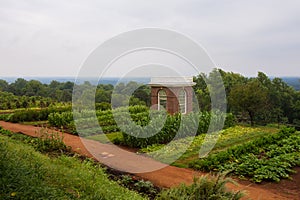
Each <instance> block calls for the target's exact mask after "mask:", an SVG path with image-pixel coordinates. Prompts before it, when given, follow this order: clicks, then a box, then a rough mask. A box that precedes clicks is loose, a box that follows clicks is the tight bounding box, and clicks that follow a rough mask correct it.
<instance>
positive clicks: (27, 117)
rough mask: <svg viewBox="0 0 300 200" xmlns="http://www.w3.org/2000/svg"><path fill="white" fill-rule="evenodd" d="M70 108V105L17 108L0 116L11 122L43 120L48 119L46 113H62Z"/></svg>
mask: <svg viewBox="0 0 300 200" xmlns="http://www.w3.org/2000/svg"><path fill="white" fill-rule="evenodd" d="M70 110H71V106H63V107H49V108H42V109H27V110H18V111H16V112H14V113H11V114H6V115H4V117H3V118H1V120H5V121H8V122H13V123H17V122H31V121H44V120H47V119H48V115H49V114H51V113H62V112H66V111H70Z"/></svg>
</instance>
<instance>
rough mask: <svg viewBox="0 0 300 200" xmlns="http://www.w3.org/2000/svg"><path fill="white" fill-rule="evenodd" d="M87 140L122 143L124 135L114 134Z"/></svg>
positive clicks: (96, 136) (99, 135)
mask: <svg viewBox="0 0 300 200" xmlns="http://www.w3.org/2000/svg"><path fill="white" fill-rule="evenodd" d="M86 139H91V140H96V141H98V142H101V143H110V142H112V143H120V142H121V141H123V135H122V133H121V132H114V133H107V134H98V135H92V136H87V137H86Z"/></svg>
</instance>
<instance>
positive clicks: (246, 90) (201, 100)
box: [0, 69, 300, 126]
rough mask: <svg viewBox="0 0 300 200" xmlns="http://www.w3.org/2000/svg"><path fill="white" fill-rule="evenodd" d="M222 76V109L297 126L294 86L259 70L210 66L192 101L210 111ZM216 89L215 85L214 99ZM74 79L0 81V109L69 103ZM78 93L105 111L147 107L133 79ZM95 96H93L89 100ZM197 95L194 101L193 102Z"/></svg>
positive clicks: (145, 91)
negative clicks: (246, 73) (248, 72)
mask: <svg viewBox="0 0 300 200" xmlns="http://www.w3.org/2000/svg"><path fill="white" fill-rule="evenodd" d="M218 75H221V77H222V81H223V84H224V87H225V93H226V101H227V112H231V113H233V114H234V115H235V116H236V118H237V119H238V120H239V121H241V122H248V121H249V122H250V123H251V124H252V125H254V124H255V123H257V124H267V123H284V124H287V123H288V124H296V125H298V126H300V91H297V90H295V89H294V88H293V87H291V86H289V85H288V84H287V83H286V82H284V81H283V80H282V79H280V78H272V79H271V78H269V77H268V76H267V75H266V74H264V73H262V72H258V75H257V76H256V77H250V78H249V77H245V76H243V75H241V74H237V73H233V72H225V71H223V70H221V69H214V70H213V71H212V72H210V73H209V74H203V73H202V74H199V75H198V76H195V77H194V82H195V83H196V85H195V86H194V92H195V103H196V102H197V103H198V105H199V108H200V110H201V111H210V110H211V94H210V92H211V91H210V90H209V88H210V83H212V82H214V81H215V80H217V77H218ZM221 88H222V87H220V91H218V88H216V89H215V90H214V93H215V96H216V99H214V101H219V100H220V99H218V98H217V97H218V92H221ZM73 89H74V83H73V82H70V81H68V82H58V81H55V80H53V81H52V82H51V83H50V84H43V83H41V82H40V81H37V80H30V81H27V80H25V79H22V78H19V79H17V80H16V81H15V82H13V83H10V84H9V83H7V82H6V81H5V80H0V92H1V94H0V95H1V100H0V109H13V108H19V107H21V108H27V107H34V106H37V107H47V106H49V105H50V104H51V103H53V102H71V101H72V94H73ZM76 89H77V91H79V92H80V93H82V94H81V96H83V97H84V96H87V97H91V96H92V94H94V95H95V102H96V108H97V109H99V110H106V109H110V108H111V103H113V106H115V107H120V106H126V105H128V102H129V105H146V106H150V100H151V96H150V88H149V86H147V85H143V84H139V83H136V82H133V81H132V82H128V83H127V84H125V83H119V84H117V85H116V86H113V85H111V84H99V85H97V86H93V85H91V84H90V83H89V82H88V81H86V82H84V83H83V84H81V85H79V86H78V87H76ZM91 100H92V101H94V100H93V99H91ZM196 100H197V101H196Z"/></svg>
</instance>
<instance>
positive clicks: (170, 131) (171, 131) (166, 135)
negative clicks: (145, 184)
mask: <svg viewBox="0 0 300 200" xmlns="http://www.w3.org/2000/svg"><path fill="white" fill-rule="evenodd" d="M222 118H223V117H222V115H221V114H220V113H213V114H212V113H211V112H199V113H190V114H187V115H181V114H175V115H167V118H166V121H165V124H164V125H163V128H162V129H161V130H158V131H159V132H158V133H157V134H155V135H153V136H151V137H147V138H143V137H140V136H141V134H145V131H146V132H147V131H148V132H149V133H146V134H147V135H150V134H152V132H153V131H155V130H156V127H160V125H159V123H160V122H161V121H164V117H163V115H161V114H158V115H156V116H155V119H156V120H155V121H154V122H155V123H157V124H151V127H150V128H149V129H143V128H142V127H140V126H138V127H137V126H136V125H135V124H132V125H126V126H125V131H124V132H123V138H124V143H125V144H126V145H128V146H130V147H147V146H148V145H153V144H165V143H169V142H170V141H172V140H173V139H174V138H175V137H176V139H180V138H185V137H189V136H195V135H200V134H202V133H207V132H208V131H209V125H210V122H211V119H213V120H214V122H220V121H221V120H222ZM182 121H184V123H182V124H181V122H182ZM197 122H198V124H196V123H197ZM234 124H235V120H234V118H233V116H232V115H231V114H227V117H226V120H225V125H224V128H228V127H231V126H233V125H234ZM180 126H182V127H181V129H180V131H179V128H180ZM197 126H198V127H197ZM196 127H197V129H196Z"/></svg>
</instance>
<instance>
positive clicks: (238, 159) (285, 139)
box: [190, 128, 300, 182]
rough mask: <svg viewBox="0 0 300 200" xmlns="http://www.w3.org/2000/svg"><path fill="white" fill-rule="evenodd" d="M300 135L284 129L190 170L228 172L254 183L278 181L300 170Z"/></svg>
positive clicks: (202, 161) (198, 162)
mask: <svg viewBox="0 0 300 200" xmlns="http://www.w3.org/2000/svg"><path fill="white" fill-rule="evenodd" d="M299 151H300V133H299V132H295V129H293V128H283V129H282V130H281V131H280V132H279V133H276V134H272V135H268V136H263V137H260V138H258V139H256V140H254V141H251V142H246V143H244V144H241V145H237V146H233V147H230V148H228V149H227V150H225V151H220V152H218V153H214V154H210V155H209V156H208V157H206V158H203V159H198V160H195V161H192V162H191V163H190V166H191V167H192V168H195V169H199V170H205V171H212V170H213V171H214V170H217V171H228V170H230V171H231V173H233V174H235V175H238V176H242V177H247V178H248V177H249V178H251V180H253V181H255V182H261V181H263V180H272V181H279V180H280V179H281V178H287V177H289V174H290V173H292V172H293V170H292V168H293V167H294V166H300V154H299Z"/></svg>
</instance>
